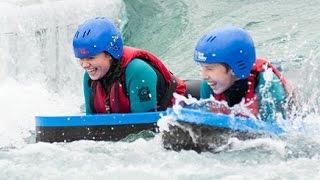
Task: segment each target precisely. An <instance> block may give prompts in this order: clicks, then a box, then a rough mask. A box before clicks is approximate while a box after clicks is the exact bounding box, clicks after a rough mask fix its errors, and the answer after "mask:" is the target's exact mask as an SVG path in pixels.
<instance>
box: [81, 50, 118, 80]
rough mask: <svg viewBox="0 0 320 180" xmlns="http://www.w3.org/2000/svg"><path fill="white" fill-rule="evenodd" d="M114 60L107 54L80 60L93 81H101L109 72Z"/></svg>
mask: <svg viewBox="0 0 320 180" xmlns="http://www.w3.org/2000/svg"><path fill="white" fill-rule="evenodd" d="M112 62H113V60H112V57H111V56H110V55H108V54H107V53H104V52H103V53H100V54H98V55H95V56H92V57H88V58H83V59H80V60H79V63H80V66H81V67H82V68H83V69H84V70H86V71H87V72H88V74H89V76H90V79H92V80H98V79H101V78H102V77H103V76H104V75H105V74H107V72H108V71H109V69H110V67H111V64H112Z"/></svg>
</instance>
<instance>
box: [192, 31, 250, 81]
mask: <svg viewBox="0 0 320 180" xmlns="http://www.w3.org/2000/svg"><path fill="white" fill-rule="evenodd" d="M255 60H256V52H255V47H254V44H253V41H252V39H251V37H250V35H249V34H248V32H247V31H245V30H244V29H242V28H239V27H235V26H228V27H223V28H218V29H214V30H213V31H210V32H208V33H205V34H204V35H203V36H202V37H201V39H200V40H199V41H198V43H197V45H196V47H195V52H194V61H196V62H199V63H205V64H212V63H225V64H227V65H228V66H229V67H230V68H231V69H232V70H233V72H234V73H235V75H236V77H237V78H239V79H245V78H247V77H248V76H249V75H250V71H251V69H252V66H253V64H254V62H255Z"/></svg>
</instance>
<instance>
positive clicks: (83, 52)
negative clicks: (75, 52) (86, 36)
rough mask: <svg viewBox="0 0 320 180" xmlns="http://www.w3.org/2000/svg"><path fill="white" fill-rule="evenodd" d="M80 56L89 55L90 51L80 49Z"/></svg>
mask: <svg viewBox="0 0 320 180" xmlns="http://www.w3.org/2000/svg"><path fill="white" fill-rule="evenodd" d="M80 54H82V55H83V54H89V51H88V50H87V49H80Z"/></svg>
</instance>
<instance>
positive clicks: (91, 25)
mask: <svg viewBox="0 0 320 180" xmlns="http://www.w3.org/2000/svg"><path fill="white" fill-rule="evenodd" d="M73 50H74V55H75V56H76V57H77V58H80V59H83V58H88V57H92V56H95V55H97V54H99V53H101V52H107V53H109V54H110V55H111V56H112V57H113V58H114V59H116V60H120V58H121V56H122V51H123V42H122V37H121V34H120V32H119V31H118V29H117V27H116V26H115V25H114V24H113V23H112V22H111V21H110V20H108V19H107V18H105V17H98V18H94V19H89V20H87V21H86V22H84V23H83V24H82V25H80V26H79V27H78V30H77V32H76V33H75V35H74V38H73Z"/></svg>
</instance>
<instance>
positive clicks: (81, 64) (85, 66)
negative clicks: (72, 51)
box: [80, 60, 90, 69]
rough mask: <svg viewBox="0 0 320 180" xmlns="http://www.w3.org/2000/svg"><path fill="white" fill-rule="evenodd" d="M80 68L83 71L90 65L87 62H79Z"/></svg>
mask: <svg viewBox="0 0 320 180" xmlns="http://www.w3.org/2000/svg"><path fill="white" fill-rule="evenodd" d="M80 66H81V67H82V68H84V69H85V68H87V67H89V66H90V63H89V62H88V61H87V60H80Z"/></svg>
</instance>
